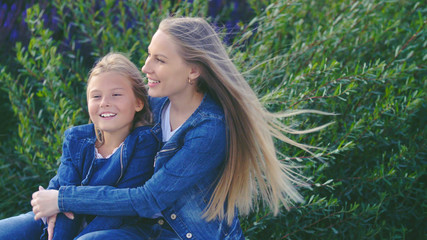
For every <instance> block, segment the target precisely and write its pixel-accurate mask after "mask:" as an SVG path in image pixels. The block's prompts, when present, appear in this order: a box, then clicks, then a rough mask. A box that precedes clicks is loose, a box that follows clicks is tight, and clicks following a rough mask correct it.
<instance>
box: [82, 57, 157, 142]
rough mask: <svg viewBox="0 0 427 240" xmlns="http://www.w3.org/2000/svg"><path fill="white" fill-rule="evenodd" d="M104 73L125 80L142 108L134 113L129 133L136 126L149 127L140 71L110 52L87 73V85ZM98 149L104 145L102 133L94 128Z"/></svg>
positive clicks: (149, 117)
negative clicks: (111, 73)
mask: <svg viewBox="0 0 427 240" xmlns="http://www.w3.org/2000/svg"><path fill="white" fill-rule="evenodd" d="M105 72H115V73H118V74H120V75H122V76H124V77H125V78H127V79H128V80H129V81H130V83H131V86H132V90H133V94H134V95H135V97H136V98H137V99H139V100H140V101H141V102H142V103H143V104H144V107H143V108H142V110H141V111H139V112H136V113H135V116H134V118H133V123H132V127H131V131H132V130H133V129H134V128H135V127H138V126H143V125H149V124H151V123H152V114H151V110H150V107H149V106H148V97H147V96H148V93H147V88H146V86H145V84H144V79H143V77H142V73H141V71H140V70H139V69H138V68H137V67H136V66H135V64H133V63H132V62H131V61H130V60H129V59H128V58H127V57H126V56H125V55H124V54H122V53H115V52H111V53H108V54H107V55H105V56H104V57H102V58H101V59H100V60H99V61H98V62H97V63H96V64H95V66H94V67H93V68H92V69H91V70H90V72H89V78H88V80H87V85H89V83H90V81H91V79H92V78H93V77H95V76H98V75H99V74H101V73H105ZM95 132H96V138H97V140H98V145H97V146H98V147H99V146H101V145H102V144H103V143H104V134H103V132H102V131H101V130H100V129H99V128H98V127H97V126H95Z"/></svg>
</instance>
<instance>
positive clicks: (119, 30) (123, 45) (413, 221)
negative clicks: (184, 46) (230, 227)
mask: <svg viewBox="0 0 427 240" xmlns="http://www.w3.org/2000/svg"><path fill="white" fill-rule="evenodd" d="M0 7H1V9H0V30H1V33H2V34H0V42H1V46H2V47H1V49H0V71H1V75H0V76H1V78H0V86H1V90H0V93H1V94H0V104H1V107H2V110H3V112H4V113H3V114H2V115H1V116H0V120H1V128H0V140H1V147H0V176H1V178H0V192H1V195H0V218H5V217H9V216H13V215H15V214H18V213H22V212H25V211H29V210H30V205H29V201H30V196H31V193H32V192H33V191H34V190H35V189H37V186H38V185H44V186H45V185H46V184H47V183H48V181H49V179H50V178H51V177H53V176H54V174H55V170H56V168H57V167H58V163H59V162H58V159H59V156H60V154H61V141H62V139H61V138H62V134H63V132H64V131H65V129H67V128H68V127H70V126H73V125H78V124H83V123H86V122H87V120H88V114H87V110H86V99H85V81H86V78H87V74H88V71H89V69H90V68H91V67H92V65H93V63H94V61H96V59H98V58H99V57H101V56H103V55H104V54H106V53H107V52H109V51H120V52H125V53H127V54H128V55H129V57H130V58H131V60H132V61H133V62H134V63H135V64H137V65H138V66H142V65H143V62H144V59H145V57H146V48H147V46H148V43H149V40H150V37H151V36H152V34H153V33H154V32H155V30H156V28H157V25H158V23H159V21H160V20H161V19H163V18H165V17H166V16H168V15H170V14H175V15H178V16H181V15H185V16H202V17H206V18H208V19H209V21H211V22H212V23H213V24H214V25H216V26H218V31H220V32H222V33H223V36H224V42H225V43H226V44H227V46H228V47H227V49H228V51H229V52H230V55H231V56H232V58H233V60H234V62H235V63H236V65H237V66H238V68H240V70H241V71H242V72H243V73H244V75H245V77H246V79H247V80H248V82H249V83H250V84H251V86H252V87H253V88H254V90H255V91H256V92H257V94H258V95H259V97H260V99H261V100H262V102H263V103H264V104H265V106H266V107H267V108H268V109H270V110H272V111H281V110H289V109H304V108H310V109H318V110H324V111H329V112H334V113H337V114H338V115H336V116H333V117H331V116H328V117H325V116H316V115H301V116H297V117H293V118H287V119H285V120H284V121H285V122H286V123H287V124H289V125H291V126H293V127H295V128H298V129H307V128H311V127H315V126H319V125H321V124H324V123H327V122H330V121H335V124H333V125H331V126H329V127H328V128H326V129H324V130H322V131H320V132H317V133H311V134H305V135H295V136H291V137H292V138H293V139H295V140H297V141H299V142H304V143H307V144H312V145H316V146H321V147H324V148H327V150H326V151H323V150H318V151H317V152H316V154H318V156H319V157H318V158H317V159H316V158H312V157H310V156H308V155H307V154H305V153H304V152H303V151H301V150H299V149H295V148H292V147H289V146H287V145H284V144H281V143H277V147H278V149H279V150H280V152H281V153H282V155H281V156H283V161H292V162H296V163H299V164H302V165H303V166H304V168H303V170H302V171H303V173H304V175H305V176H308V177H309V178H310V179H311V184H312V188H311V189H305V188H301V191H302V193H303V195H304V196H305V199H306V202H305V203H301V204H296V205H295V206H294V207H293V208H292V209H291V210H290V211H286V210H285V209H283V211H281V213H280V214H279V216H272V214H271V213H270V211H269V210H268V209H266V208H263V207H262V206H259V208H258V209H255V211H254V212H253V213H252V214H251V215H250V216H247V217H242V218H241V220H242V227H243V229H244V231H245V236H246V238H247V239H426V238H427V233H426V229H427V221H426V212H427V211H426V188H425V182H426V159H427V157H426V156H427V147H426V130H425V126H426V124H427V102H426V100H427V96H426V92H425V90H426V84H427V83H426V76H427V72H426V60H427V50H426V45H427V38H426V12H427V8H426V4H425V3H423V2H422V1H405V0H396V1H380V0H369V1H368V0H364V1H349V0H337V1H326V0H319V1H309V0H299V1H255V0H248V1H209V2H208V1H201V0H199V1H197V0H195V1H189V2H185V1H160V0H157V1H154V0H153V1H149V0H147V1H111V0H105V1H83V0H75V1H60V0H55V1H5V2H3V3H2V2H0Z"/></svg>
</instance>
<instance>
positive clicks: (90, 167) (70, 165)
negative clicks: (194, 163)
mask: <svg viewBox="0 0 427 240" xmlns="http://www.w3.org/2000/svg"><path fill="white" fill-rule="evenodd" d="M150 129H151V127H148V126H142V127H138V128H136V129H134V130H133V131H132V132H131V133H130V134H129V135H128V136H127V137H126V139H125V140H124V142H123V145H122V146H121V147H120V148H119V149H117V151H116V152H115V153H114V154H113V155H111V157H109V158H106V159H97V158H96V157H95V142H96V136H95V130H94V126H93V124H87V125H81V126H76V127H72V128H70V129H67V130H66V131H65V133H64V135H65V137H64V142H63V147H62V156H61V164H60V166H59V168H58V172H57V175H56V176H55V177H53V178H52V179H51V181H50V183H49V187H48V188H49V189H59V188H60V187H62V186H70V185H74V186H79V185H81V186H86V185H88V186H89V185H90V186H100V185H109V186H115V187H118V188H128V187H137V186H141V185H143V184H144V183H145V182H146V181H147V180H148V179H149V178H150V177H151V176H152V174H153V170H154V169H153V160H154V156H155V154H156V152H157V149H158V147H159V142H158V141H157V139H156V137H155V136H154V135H153V134H152V132H151V131H150ZM136 146H137V147H136ZM95 215H97V214H95ZM91 218H93V220H92V221H91V222H90V223H89V224H88V225H87V226H86V227H85V228H84V230H83V231H82V232H81V233H80V235H83V234H85V233H88V232H92V231H97V230H104V229H112V228H118V227H119V226H120V225H122V224H123V223H124V222H126V221H127V220H130V219H125V218H123V217H119V216H117V217H105V216H96V217H95V216H86V219H91ZM81 221H82V216H80V215H77V216H75V219H74V220H73V221H71V220H69V219H67V218H66V217H65V216H64V215H62V214H59V215H58V217H57V221H56V224H55V234H54V238H55V239H70V238H71V239H73V238H74V237H76V235H77V233H78V231H79V228H80V226H81Z"/></svg>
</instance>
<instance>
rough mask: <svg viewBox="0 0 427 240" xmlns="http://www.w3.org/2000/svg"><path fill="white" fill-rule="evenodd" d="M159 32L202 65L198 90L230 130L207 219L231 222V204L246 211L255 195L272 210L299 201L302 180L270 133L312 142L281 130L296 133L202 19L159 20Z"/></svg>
mask: <svg viewBox="0 0 427 240" xmlns="http://www.w3.org/2000/svg"><path fill="white" fill-rule="evenodd" d="M159 30H161V31H163V32H164V33H166V34H168V35H169V36H171V37H172V38H173V39H174V40H175V42H176V44H177V45H178V46H179V51H180V55H181V56H182V57H183V59H184V60H185V61H186V62H188V63H190V64H196V65H197V66H199V67H200V68H201V69H202V73H201V75H200V77H199V78H198V81H197V86H198V89H199V90H200V91H203V92H207V93H209V94H211V95H212V96H213V97H214V98H216V99H217V100H218V101H219V102H220V103H221V105H222V107H223V109H224V112H225V119H226V123H227V126H228V128H229V135H228V139H227V140H228V144H227V146H228V151H227V152H228V155H227V160H226V163H225V166H224V169H223V172H222V175H221V176H220V179H219V182H218V184H217V186H216V188H215V190H214V193H213V195H212V197H211V199H210V202H209V205H208V208H207V211H206V213H205V215H204V217H206V219H207V220H208V221H209V220H212V219H214V218H217V217H218V218H220V219H223V218H225V217H226V218H227V220H228V223H229V224H231V222H232V220H233V217H234V214H235V212H234V210H235V208H236V207H237V209H238V210H239V212H240V213H241V214H244V215H246V214H248V213H249V212H250V210H251V209H252V206H253V204H254V202H256V201H257V199H258V196H259V194H260V195H261V197H262V199H263V200H264V202H265V203H267V205H268V206H269V207H270V208H271V209H272V211H273V212H274V213H275V214H277V213H278V212H279V209H280V203H283V204H284V205H285V207H287V208H288V207H289V205H290V204H291V203H292V202H300V201H302V200H303V198H302V196H301V195H300V194H299V193H298V191H297V190H296V189H295V186H294V184H298V185H300V184H301V185H304V184H305V183H304V181H303V180H301V178H299V177H298V174H297V173H296V172H295V171H294V170H293V169H294V166H290V165H286V164H285V163H283V162H281V161H280V160H278V159H277V157H276V149H275V147H274V142H273V137H275V138H278V139H280V140H282V141H284V142H286V143H289V144H292V145H294V146H298V147H300V148H302V149H304V150H306V151H309V148H310V146H307V145H303V144H299V143H296V142H294V141H292V140H291V139H289V138H288V137H286V136H285V135H284V134H283V133H284V132H285V133H289V132H291V133H295V131H293V130H292V129H289V128H286V127H285V126H284V125H283V124H281V122H280V121H278V120H277V117H283V116H285V115H283V114H282V115H277V114H272V113H269V112H268V111H266V110H265V108H264V107H263V106H262V105H261V103H260V102H259V100H258V98H257V96H256V95H255V93H254V91H253V90H252V89H251V87H250V86H249V84H248V83H247V82H246V81H245V79H244V78H243V76H242V75H241V74H240V72H239V71H238V70H237V69H236V67H235V65H234V64H233V63H232V61H231V60H230V58H229V56H228V54H227V52H226V50H225V48H224V46H223V44H222V43H221V40H220V38H219V36H218V34H217V33H216V32H215V30H214V29H213V28H212V27H211V26H210V24H209V23H207V22H206V21H205V20H204V19H202V18H188V17H183V18H174V17H171V18H167V19H164V20H163V21H162V22H161V23H160V26H159ZM311 112H313V111H311Z"/></svg>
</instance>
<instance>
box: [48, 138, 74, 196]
mask: <svg viewBox="0 0 427 240" xmlns="http://www.w3.org/2000/svg"><path fill="white" fill-rule="evenodd" d="M64 135H65V137H64V138H65V140H64V143H63V144H62V156H61V164H60V165H59V168H58V171H57V174H56V175H55V176H54V177H53V178H52V179H51V180H50V182H49V186H48V189H59V187H60V186H62V185H80V183H81V177H80V173H79V172H78V170H77V168H76V166H75V163H73V159H72V156H71V154H70V146H69V145H70V141H71V136H70V132H69V130H67V131H66V132H65V134H64Z"/></svg>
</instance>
